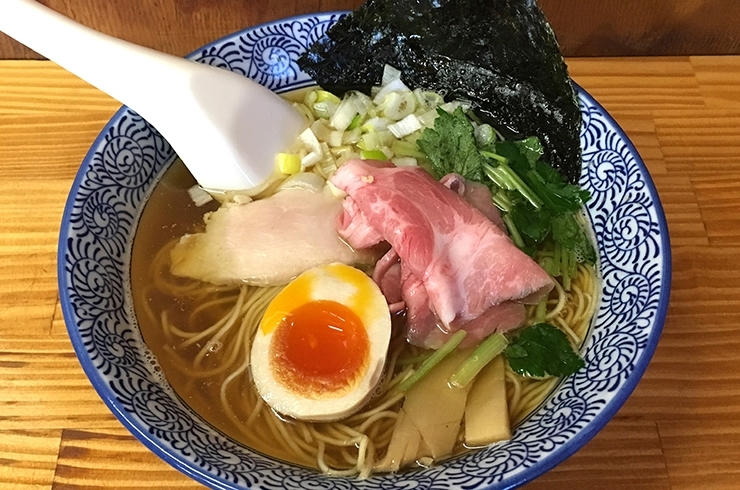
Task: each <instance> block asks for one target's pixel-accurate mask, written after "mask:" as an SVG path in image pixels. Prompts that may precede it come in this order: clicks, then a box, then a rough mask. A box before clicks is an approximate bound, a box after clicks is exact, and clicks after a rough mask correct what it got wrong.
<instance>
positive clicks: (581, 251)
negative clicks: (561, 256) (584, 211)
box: [551, 213, 596, 264]
mask: <svg viewBox="0 0 740 490" xmlns="http://www.w3.org/2000/svg"><path fill="white" fill-rule="evenodd" d="M551 226H552V239H553V240H555V241H556V242H558V243H560V245H562V246H563V247H564V248H566V249H568V250H572V251H573V253H575V255H576V260H578V262H580V263H587V264H595V263H596V249H594V246H593V244H592V243H591V240H589V239H588V236H587V235H586V232H585V231H584V230H583V227H582V226H581V225H580V223H578V220H576V216H575V214H573V213H570V214H562V215H559V216H555V217H554V218H553V219H552V222H551Z"/></svg>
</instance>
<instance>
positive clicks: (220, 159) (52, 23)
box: [0, 0, 305, 191]
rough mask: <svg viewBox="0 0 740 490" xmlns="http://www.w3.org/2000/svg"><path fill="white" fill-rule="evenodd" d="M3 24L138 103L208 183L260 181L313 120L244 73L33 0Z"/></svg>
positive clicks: (11, 9) (8, 13) (7, 7)
mask: <svg viewBox="0 0 740 490" xmlns="http://www.w3.org/2000/svg"><path fill="white" fill-rule="evenodd" d="M0 31H2V32H4V33H5V34H7V35H9V36H11V37H12V38H14V39H16V40H17V41H19V42H21V43H23V44H25V45H26V46H28V47H29V48H31V49H33V50H34V51H36V52H38V53H39V54H41V55H42V56H45V57H46V58H48V59H50V60H51V61H54V62H55V63H57V64H59V65H60V66H61V67H63V68H64V69H66V70H68V71H70V72H71V73H73V74H75V75H77V76H78V77H80V78H82V79H83V80H85V81H87V82H88V83H90V84H91V85H93V86H95V87H97V88H98V89H100V90H102V91H104V92H106V93H107V94H109V95H110V96H111V97H113V98H115V99H116V100H118V101H120V102H121V103H123V104H125V105H127V106H128V107H129V108H131V109H132V110H134V111H136V112H137V113H138V114H139V115H140V116H142V117H143V118H144V119H146V120H147V121H148V122H149V123H151V124H152V126H154V127H155V128H156V129H157V131H159V132H160V133H161V134H162V136H164V138H165V139H167V141H168V142H169V143H170V145H171V146H172V148H173V149H174V150H175V152H176V153H177V154H178V156H179V157H180V158H181V159H182V161H183V162H184V163H185V165H186V166H187V168H188V170H190V172H191V173H192V174H193V176H194V177H195V180H197V181H198V183H199V184H200V185H201V186H202V187H204V188H205V189H207V190H211V191H234V190H246V189H259V188H260V187H261V186H263V185H265V183H266V182H268V181H269V178H270V176H271V175H272V174H273V173H274V172H275V155H276V154H277V153H279V152H280V151H282V150H284V149H285V148H287V147H289V146H290V145H291V143H293V141H295V139H296V138H297V137H298V134H299V133H300V131H301V130H302V129H303V127H304V126H305V122H304V120H303V117H302V116H301V115H300V114H298V112H297V111H295V110H294V109H293V107H291V105H290V104H289V103H288V102H286V101H285V100H283V99H282V98H280V97H279V96H278V95H276V94H274V93H273V92H272V91H270V90H269V89H267V88H265V87H263V86H261V85H259V84H258V83H256V82H254V81H252V80H250V79H248V78H246V77H244V76H241V75H239V74H236V73H233V72H230V71H228V70H223V69H219V68H216V67H212V66H208V65H204V64H201V63H197V62H193V61H190V60H186V59H184V58H178V57H177V56H172V55H169V54H165V53H161V52H159V51H155V50H153V49H149V48H145V47H142V46H138V45H135V44H132V43H129V42H126V41H123V40H120V39H117V38H114V37H111V36H108V35H105V34H102V33H100V32H97V31H95V30H93V29H90V28H88V27H85V26H83V25H81V24H78V23H77V22H74V21H73V20H71V19H69V18H67V17H65V16H63V15H61V14H59V13H57V12H55V11H53V10H51V9H49V8H47V7H44V6H43V5H41V4H39V3H37V2H35V1H33V0H2V2H0ZM90 60H95V62H91V61H90Z"/></svg>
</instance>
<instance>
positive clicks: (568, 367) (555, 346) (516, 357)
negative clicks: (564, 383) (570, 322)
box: [504, 323, 585, 378]
mask: <svg viewBox="0 0 740 490" xmlns="http://www.w3.org/2000/svg"><path fill="white" fill-rule="evenodd" d="M504 354H505V355H506V359H507V360H508V362H509V366H511V369H512V370H513V371H514V372H515V373H517V374H520V375H522V376H528V377H535V378H545V377H549V376H555V377H559V376H568V375H570V374H573V373H575V372H576V371H578V370H579V369H581V368H582V367H583V366H584V365H585V362H584V361H583V358H582V357H581V356H580V355H579V354H578V353H577V352H576V351H575V350H574V349H573V346H572V345H571V343H570V341H569V340H568V337H567V336H566V335H565V333H563V331H562V330H560V329H559V328H557V327H555V326H553V325H550V324H549V323H538V324H536V325H531V326H529V327H526V328H524V329H522V330H521V331H519V333H518V335H517V336H516V337H515V338H514V339H509V346H508V347H507V348H506V350H505V351H504Z"/></svg>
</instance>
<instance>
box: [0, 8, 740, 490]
mask: <svg viewBox="0 0 740 490" xmlns="http://www.w3.org/2000/svg"><path fill="white" fill-rule="evenodd" d="M163 3H165V2H163ZM293 8H296V7H295V6H293ZM569 66H570V69H571V73H572V74H573V76H574V78H575V79H576V81H577V82H578V83H580V84H581V85H582V86H583V87H584V88H585V89H586V90H588V91H589V92H590V93H591V94H593V95H594V96H595V97H596V98H597V100H599V101H600V102H601V103H602V104H603V105H604V106H605V107H606V109H607V110H608V111H609V112H610V113H611V114H612V115H613V116H614V117H615V119H616V120H617V122H618V123H619V124H620V125H621V126H622V127H623V129H624V130H625V131H626V133H627V134H628V135H629V137H630V138H631V139H632V141H633V142H634V143H635V145H636V147H637V149H638V150H639V151H640V153H641V154H642V155H643V156H644V158H645V161H646V164H647V166H648V168H649V169H650V171H651V173H652V176H653V179H654V182H655V185H656V188H657V190H658V193H659V194H660V196H661V200H662V203H663V206H664V209H665V212H666V216H667V220H668V227H669V230H670V234H671V242H672V250H673V283H672V294H671V305H670V308H669V312H668V318H667V323H666V326H665V330H664V333H663V336H662V338H661V341H660V344H659V345H658V349H657V351H656V353H655V356H654V358H653V361H652V362H651V364H650V366H649V367H648V370H647V372H646V373H645V376H644V377H643V379H642V381H641V382H640V383H639V385H638V386H637V388H636V390H635V392H634V393H633V395H632V396H631V397H630V398H629V400H628V401H627V402H626V403H625V405H624V406H623V407H622V409H621V410H620V411H619V412H618V413H617V414H616V416H615V417H614V418H613V419H612V420H611V421H610V422H609V424H608V425H607V426H606V427H605V428H604V430H602V431H601V432H600V433H599V434H598V435H596V437H595V438H594V439H593V440H592V441H591V442H589V443H588V444H587V445H586V446H585V447H584V448H583V449H581V450H580V451H578V452H577V453H576V454H575V455H574V456H572V457H571V458H570V459H568V460H567V461H565V462H564V463H562V464H561V465H559V466H558V467H556V468H555V469H553V470H552V471H551V472H549V473H547V474H546V475H543V476H542V477H541V478H539V479H537V480H535V481H534V482H531V483H530V484H528V485H527V486H525V488H527V489H533V490H534V489H536V490H540V489H543V490H544V489H548V490H549V489H554V490H560V489H563V490H572V489H574V488H577V489H580V488H588V489H615V490H627V489H651V490H652V489H656V490H667V489H672V490H683V489H734V488H738V477H739V476H740V475H738V472H740V469H739V468H740V371H739V370H738V369H737V366H738V363H740V261H739V260H738V257H740V205H739V203H740V157H739V156H738V155H740V137H739V136H738V135H740V90H738V84H737V82H736V80H740V57H672V58H665V57H663V58H644V59H643V58H637V59H627V58H624V59H623V58H618V59H615V58H595V59H587V58H573V59H570V60H569ZM118 106H119V105H118V104H117V103H116V102H115V101H112V100H111V99H109V98H108V97H107V96H105V95H103V94H101V93H99V92H97V91H96V90H94V89H92V88H90V87H89V86H87V85H86V84H85V83H84V82H81V81H80V80H78V79H76V78H75V77H72V76H70V75H69V74H67V73H66V72H64V71H63V70H61V69H59V68H57V67H56V66H54V65H53V64H52V63H49V62H41V61H0V176H2V177H3V178H2V179H0V488H20V489H31V488H34V489H39V488H40V489H57V490H58V489H72V488H74V489H89V488H100V489H105V488H107V489H113V488H116V489H117V488H124V487H125V488H168V489H176V488H202V487H200V485H198V484H196V483H195V482H193V481H192V480H190V479H188V478H187V477H186V476H184V475H182V474H180V473H179V472H177V471H176V470H175V469H173V468H171V467H170V466H168V465H167V464H166V463H164V462H163V461H161V460H159V459H158V458H157V457H155V456H154V455H153V454H152V453H150V452H149V451H148V450H147V449H146V448H145V447H144V446H143V445H142V444H141V443H139V442H138V441H137V440H136V439H135V438H134V437H133V436H131V435H130V434H129V433H128V432H127V431H126V430H125V429H124V428H123V427H122V426H121V424H120V423H119V422H118V421H117V420H116V419H115V418H114V417H113V416H112V415H111V414H110V412H109V411H108V409H107V408H106V406H105V405H104V404H103V402H102V401H101V400H100V399H99V397H98V396H97V394H96V393H95V391H94V390H93V388H92V387H91V385H90V383H89V381H88V380H87V378H86V377H85V375H84V373H83V372H82V369H81V368H80V366H79V363H78V361H77V360H76V358H75V356H74V352H73V349H72V346H71V344H70V342H69V340H68V337H67V333H66V330H65V326H64V322H63V320H62V315H61V311H60V307H59V301H58V296H57V292H56V247H57V239H58V232H59V223H60V220H61V214H62V209H63V206H64V202H65V199H66V194H67V192H68V190H69V188H70V185H71V182H72V179H73V178H74V175H75V173H76V171H77V167H78V166H79V162H80V161H81V160H82V158H83V157H84V155H85V153H86V151H87V149H88V148H89V146H90V144H91V143H92V141H93V140H94V138H95V137H96V135H97V133H98V132H99V130H100V128H101V127H102V126H103V125H104V123H105V121H107V120H108V119H109V118H110V116H111V115H112V114H113V113H114V112H115V111H116V110H117V108H118Z"/></svg>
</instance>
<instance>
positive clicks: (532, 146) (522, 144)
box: [514, 136, 560, 175]
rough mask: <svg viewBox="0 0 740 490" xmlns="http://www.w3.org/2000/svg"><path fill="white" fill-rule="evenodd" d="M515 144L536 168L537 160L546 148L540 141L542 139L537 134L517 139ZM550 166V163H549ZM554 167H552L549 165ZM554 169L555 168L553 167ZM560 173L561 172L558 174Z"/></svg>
mask: <svg viewBox="0 0 740 490" xmlns="http://www.w3.org/2000/svg"><path fill="white" fill-rule="evenodd" d="M514 144H515V145H516V146H517V147H518V148H519V152H520V153H521V154H522V155H524V157H525V158H526V159H527V161H528V162H529V164H530V165H531V166H532V168H534V166H535V164H536V163H537V161H538V160H539V159H540V158H541V157H542V154H543V153H544V152H545V149H544V148H543V147H542V143H540V139H539V138H537V137H536V136H530V137H529V138H525V139H523V140H520V141H515V142H514ZM548 167H549V165H548ZM549 168H552V167H549ZM553 171H554V169H553ZM558 175H560V174H558Z"/></svg>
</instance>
